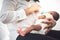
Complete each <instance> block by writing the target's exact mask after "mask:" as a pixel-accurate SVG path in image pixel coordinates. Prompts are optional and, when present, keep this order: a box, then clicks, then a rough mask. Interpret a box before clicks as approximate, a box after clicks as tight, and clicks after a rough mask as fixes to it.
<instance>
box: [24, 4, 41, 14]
mask: <svg viewBox="0 0 60 40" xmlns="http://www.w3.org/2000/svg"><path fill="white" fill-rule="evenodd" d="M39 10H40V5H38V4H36V3H34V4H32V5H31V6H30V7H29V8H27V9H25V12H26V15H29V14H31V13H32V12H35V13H36V12H39Z"/></svg>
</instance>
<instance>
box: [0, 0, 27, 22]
mask: <svg viewBox="0 0 60 40" xmlns="http://www.w3.org/2000/svg"><path fill="white" fill-rule="evenodd" d="M16 5H17V1H16V0H13V1H11V0H4V1H3V6H2V9H1V13H0V21H2V22H4V23H9V22H15V21H18V20H23V19H25V18H26V17H27V16H26V14H25V11H24V9H21V10H16V9H17V7H16Z"/></svg>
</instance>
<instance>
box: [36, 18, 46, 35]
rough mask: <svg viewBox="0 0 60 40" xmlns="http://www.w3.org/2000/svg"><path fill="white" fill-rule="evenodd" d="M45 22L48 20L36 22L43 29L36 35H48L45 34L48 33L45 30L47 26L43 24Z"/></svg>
mask: <svg viewBox="0 0 60 40" xmlns="http://www.w3.org/2000/svg"><path fill="white" fill-rule="evenodd" d="M43 21H47V20H44V19H38V20H36V22H35V25H37V24H38V25H40V26H41V27H42V29H41V30H40V31H37V32H35V33H37V34H43V35H45V34H46V33H45V32H46V30H47V29H44V28H45V27H46V26H47V24H44V23H42V22H43Z"/></svg>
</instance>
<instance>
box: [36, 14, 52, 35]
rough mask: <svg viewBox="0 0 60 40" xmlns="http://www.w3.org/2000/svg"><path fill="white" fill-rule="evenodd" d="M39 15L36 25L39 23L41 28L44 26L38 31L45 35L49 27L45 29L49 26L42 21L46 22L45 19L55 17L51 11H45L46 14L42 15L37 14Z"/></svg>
mask: <svg viewBox="0 0 60 40" xmlns="http://www.w3.org/2000/svg"><path fill="white" fill-rule="evenodd" d="M37 16H38V19H36V21H35V25H37V24H38V25H40V26H41V28H42V29H41V30H40V31H38V33H39V34H44V35H45V34H46V30H47V29H44V28H45V27H46V26H47V24H45V23H42V22H44V21H49V20H48V19H53V16H52V15H51V14H50V13H44V14H42V15H37Z"/></svg>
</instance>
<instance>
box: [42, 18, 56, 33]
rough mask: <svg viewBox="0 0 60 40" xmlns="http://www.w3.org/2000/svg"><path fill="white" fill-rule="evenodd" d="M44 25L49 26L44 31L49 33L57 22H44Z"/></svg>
mask: <svg viewBox="0 0 60 40" xmlns="http://www.w3.org/2000/svg"><path fill="white" fill-rule="evenodd" d="M42 23H45V24H47V26H46V27H45V28H44V29H47V31H46V33H48V32H49V31H50V30H51V29H52V28H53V27H54V26H55V25H56V21H55V20H53V19H52V20H50V21H45V22H42Z"/></svg>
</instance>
